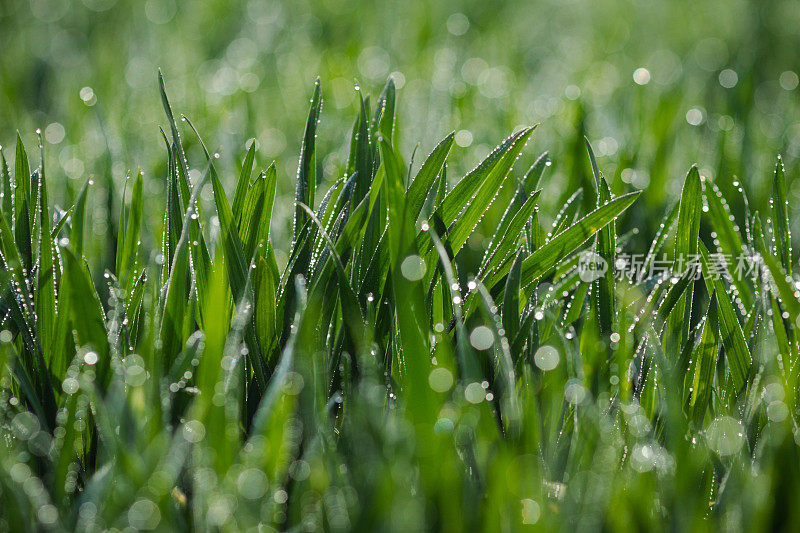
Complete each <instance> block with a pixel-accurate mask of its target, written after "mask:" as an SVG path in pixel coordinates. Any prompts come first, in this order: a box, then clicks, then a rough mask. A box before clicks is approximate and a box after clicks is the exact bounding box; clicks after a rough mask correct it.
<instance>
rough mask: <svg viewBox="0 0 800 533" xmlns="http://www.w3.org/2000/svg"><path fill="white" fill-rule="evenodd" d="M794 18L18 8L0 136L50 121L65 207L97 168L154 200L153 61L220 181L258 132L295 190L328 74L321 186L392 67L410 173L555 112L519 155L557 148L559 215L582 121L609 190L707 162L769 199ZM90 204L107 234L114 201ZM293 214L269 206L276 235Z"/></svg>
mask: <svg viewBox="0 0 800 533" xmlns="http://www.w3.org/2000/svg"><path fill="white" fill-rule="evenodd" d="M798 27H800V7H798V4H797V2H796V1H780V0H769V1H758V2H744V1H727V2H720V1H696V0H695V1H691V2H690V1H673V2H651V1H644V0H632V1H619V0H618V1H608V0H602V1H581V0H572V1H556V0H549V1H537V2H526V1H519V0H513V1H503V2H501V1H492V2H486V1H463V2H422V1H409V0H403V1H398V0H389V1H385V2H361V1H353V0H324V1H314V2H311V1H302V0H301V1H293V2H279V1H271V0H249V1H244V2H237V1H221V0H203V1H181V2H178V1H176V0H147V1H130V0H30V1H5V2H2V3H0V50H1V51H2V53H0V92H1V93H2V94H1V95H0V124H1V125H2V128H0V144H3V145H4V146H10V145H12V144H13V141H14V135H15V130H17V129H18V130H19V131H20V132H21V133H22V136H23V139H24V140H25V142H26V144H27V145H30V146H32V145H33V144H34V143H35V136H34V130H35V129H36V128H41V130H42V131H43V133H44V137H45V140H46V155H47V159H48V175H49V180H50V182H51V183H52V185H51V186H50V187H51V189H55V190H56V191H55V193H54V194H52V196H53V197H56V198H64V202H65V203H66V201H67V200H68V199H69V200H71V199H72V198H74V195H75V194H76V191H77V190H78V189H79V187H80V186H81V185H82V184H83V182H84V181H85V180H86V179H88V178H90V177H94V179H95V181H98V182H99V187H98V188H99V189H101V190H102V189H104V188H105V187H106V186H107V185H108V184H109V183H110V182H109V179H110V180H112V181H113V183H114V184H115V185H114V187H113V189H116V191H115V192H114V194H117V195H118V194H119V190H121V189H122V183H123V180H124V177H125V176H126V174H127V173H128V172H129V171H133V172H135V170H136V169H137V167H142V169H143V170H144V172H145V178H146V184H147V187H148V191H149V192H150V194H152V195H161V194H163V190H164V175H165V172H166V170H165V162H166V158H165V155H164V154H165V151H164V147H163V143H162V141H161V139H160V134H159V132H158V126H159V125H160V124H161V125H165V124H166V121H165V118H164V114H163V110H162V108H161V102H160V98H159V92H158V84H157V77H156V70H157V68H158V67H160V68H161V69H162V70H163V72H164V76H165V78H166V83H167V90H168V93H169V95H170V98H171V100H172V105H173V108H174V109H175V111H176V112H177V113H184V114H186V115H187V116H188V117H189V118H190V119H191V120H192V122H193V123H194V124H195V126H197V128H198V129H199V131H200V132H201V134H203V136H204V138H205V141H206V143H207V144H208V145H209V148H211V149H214V150H217V151H218V152H219V153H220V154H221V163H220V166H221V167H222V169H223V170H227V172H223V175H224V176H225V179H226V186H232V183H233V179H234V178H233V176H234V172H233V171H234V170H235V169H236V167H237V165H238V164H240V163H239V162H240V161H241V158H242V157H243V154H244V151H245V143H246V142H247V140H248V139H250V138H253V137H254V138H256V139H257V142H258V147H259V152H258V160H257V161H258V164H259V167H260V168H264V167H265V166H266V165H267V164H268V163H269V162H270V161H271V160H273V159H274V160H276V161H277V163H278V172H279V195H281V194H283V195H290V194H291V193H292V192H293V190H294V175H295V172H296V164H297V163H296V161H297V153H298V147H299V142H300V138H301V135H302V128H303V125H304V123H305V116H306V113H307V108H308V98H309V96H310V94H311V89H312V85H313V81H314V79H315V77H316V76H317V75H319V76H320V77H321V79H322V84H323V96H324V99H325V104H324V108H323V120H322V124H321V129H320V139H319V142H320V146H321V150H320V151H319V153H323V154H330V155H328V156H327V157H325V159H324V160H323V161H320V162H319V164H320V165H321V167H322V169H323V172H324V178H323V180H322V187H323V188H325V185H326V184H327V183H330V182H331V181H332V180H333V179H335V178H337V177H340V176H341V173H342V169H341V167H342V166H343V162H344V160H345V159H346V156H347V152H346V150H347V146H348V143H349V132H350V127H351V125H352V121H353V119H354V118H355V115H356V113H357V107H356V106H357V96H356V93H355V91H354V90H353V86H354V79H358V81H359V82H360V84H361V86H362V87H363V88H364V89H365V91H366V92H368V93H371V94H372V95H373V96H376V95H377V93H378V92H379V91H380V89H381V87H382V85H383V84H384V83H385V81H386V79H387V77H389V76H391V77H392V78H393V79H394V80H395V83H396V84H397V86H398V87H399V88H400V91H399V98H400V114H399V117H400V119H399V120H400V122H399V125H398V126H399V132H400V133H399V134H400V139H401V146H402V152H403V155H404V157H405V158H406V160H407V161H409V160H410V159H411V154H412V152H413V151H414V149H415V147H416V146H417V145H419V147H418V155H417V157H416V159H415V161H416V162H417V165H418V164H419V162H420V161H421V160H422V159H423V156H424V155H425V154H427V153H428V151H429V150H430V149H431V148H432V147H433V145H434V143H435V142H436V141H437V140H439V139H440V138H442V137H443V136H444V135H445V134H447V133H448V132H450V131H452V130H455V131H457V135H456V143H457V145H458V148H457V150H458V151H459V152H461V153H460V154H457V157H451V160H452V161H454V162H455V163H453V164H452V166H451V175H452V176H460V175H462V173H463V172H464V171H466V170H468V167H469V166H471V165H473V164H475V163H477V162H478V161H479V159H480V157H482V156H483V155H485V154H486V153H488V152H489V151H490V150H491V148H492V147H494V146H495V145H496V144H497V143H498V142H499V141H500V140H501V139H502V138H504V137H505V136H506V135H508V134H510V133H511V132H512V131H514V129H515V128H518V127H519V126H520V125H526V124H535V123H541V126H540V128H539V129H538V131H537V132H536V133H535V135H534V141H533V146H532V148H531V147H529V149H528V150H527V155H526V157H527V158H529V159H530V160H532V159H533V157H535V155H537V154H538V153H540V152H542V151H544V150H549V151H550V154H551V158H552V159H553V163H554V164H553V167H552V171H551V175H550V177H549V179H548V181H547V184H546V186H547V187H549V189H550V190H552V191H553V193H554V194H550V195H548V194H546V195H544V196H543V200H544V201H543V202H542V203H543V204H544V205H545V206H547V205H552V204H554V203H555V202H556V201H558V200H563V193H564V191H566V190H567V189H568V187H567V183H568V182H569V180H571V179H572V180H574V179H577V178H576V177H575V175H576V174H577V173H579V172H581V170H580V169H576V168H570V167H569V165H568V164H566V163H565V164H560V161H571V160H574V158H571V157H568V155H569V154H572V153H575V152H574V150H583V147H582V146H581V145H580V140H581V137H582V135H583V134H585V135H586V136H587V137H588V138H589V140H590V141H591V142H592V144H593V146H594V148H595V151H596V153H597V155H598V160H599V162H600V166H601V169H602V170H603V171H604V173H605V174H606V175H607V176H610V177H611V180H612V187H613V188H614V189H615V192H621V191H622V190H630V189H637V188H645V187H647V188H648V193H647V194H646V195H645V196H644V197H643V201H644V202H646V203H647V204H648V205H649V206H650V207H652V208H663V207H666V205H667V203H668V202H669V201H670V199H671V198H674V197H675V195H676V193H677V191H678V189H679V187H680V185H681V183H682V182H683V175H684V174H685V172H686V170H688V168H689V165H690V164H692V163H695V162H696V163H698V164H699V165H700V167H701V171H702V173H703V174H705V175H706V176H708V177H712V178H714V179H715V180H716V181H717V182H718V184H719V185H720V187H721V188H722V189H723V192H727V191H726V189H728V190H729V189H730V188H731V187H736V183H735V180H736V179H737V178H738V180H739V181H741V182H742V183H743V184H744V188H745V190H746V192H747V193H749V194H750V195H751V197H752V198H753V199H754V201H755V202H763V201H765V199H766V197H767V194H768V191H769V187H770V180H768V179H766V178H768V177H770V175H771V169H772V166H773V158H774V157H775V155H776V154H777V153H782V154H783V156H784V158H785V161H786V164H787V170H788V174H789V178H790V183H791V177H792V176H793V175H794V169H795V168H796V161H797V158H798V156H800V113H798V106H797V98H798V94H800V92H799V91H800V90H799V89H798V74H797V73H798V72H799V71H800V65H798V62H797V50H798V49H800V34H798V31H797V28H798ZM184 139H185V140H186V142H187V144H188V145H189V147H188V154H189V159H190V166H191V165H196V166H200V165H201V163H202V157H201V156H200V154H199V152H198V147H197V145H196V144H197V143H196V142H194V140H193V139H192V138H190V136H189V135H188V134H185V135H184ZM6 156H7V158H9V159H13V150H8V149H6ZM560 156H561V157H560ZM526 162H527V160H526ZM459 165H460V166H459ZM516 170H517V172H521V171H524V170H525V169H524V168H520V169H516ZM798 184H800V183H797V182H795V185H798ZM59 188H61V189H59ZM792 191H793V195H794V196H795V197H798V196H800V194H799V193H800V191H799V190H798V189H797V188H796V187H794V188H792ZM94 201H95V202H96V204H97V205H96V206H95V209H94V210H92V216H93V222H94V228H95V231H96V232H97V233H99V234H102V233H105V231H106V226H107V223H108V221H111V222H110V223H111V224H113V218H114V217H115V216H116V213H112V216H111V217H109V216H108V215H109V213H108V209H111V210H112V211H113V210H115V209H117V207H116V206H117V205H118V203H119V199H118V197H117V198H111V200H110V201H106V200H104V199H103V195H102V194H100V193H96V194H95V195H94ZM67 205H69V204H67ZM734 208H736V206H734ZM291 209H292V205H291V202H288V201H284V202H278V203H277V204H276V218H275V220H276V223H275V224H274V225H273V226H274V228H273V233H276V232H277V233H276V240H277V241H278V242H282V241H286V242H288V239H286V238H285V237H286V235H287V233H286V230H287V229H288V227H289V224H290V221H289V219H290V216H288V215H289V212H290V210H291ZM543 211H544V212H545V213H550V212H551V210H549V209H547V208H544V209H543ZM153 216H154V218H153V220H159V218H160V212H158V211H154V212H153ZM632 216H634V217H635V216H636V215H635V214H633V215H632ZM490 222H491V220H490V221H489V223H490ZM649 223H650V222H649V221H648V220H647V219H646V217H644V216H643V218H642V220H641V224H642V225H643V226H644V229H645V230H647V229H648V224H649ZM644 233H645V234H652V232H649V233H648V232H647V231H644Z"/></svg>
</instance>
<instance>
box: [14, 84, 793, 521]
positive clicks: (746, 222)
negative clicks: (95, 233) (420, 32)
mask: <svg viewBox="0 0 800 533" xmlns="http://www.w3.org/2000/svg"><path fill="white" fill-rule="evenodd" d="M161 95H162V99H163V105H164V110H165V111H166V116H167V124H168V128H167V131H166V133H165V135H164V142H165V145H166V149H167V153H166V158H167V169H168V172H167V179H166V183H165V192H166V194H165V197H166V201H165V205H164V210H163V219H162V224H161V227H162V228H163V232H162V234H161V236H160V243H161V249H160V253H159V254H151V253H150V251H149V250H145V249H143V245H142V242H144V241H143V236H144V234H145V233H146V231H147V229H146V226H147V225H148V223H150V222H152V221H148V220H145V216H144V213H145V209H144V192H143V180H142V176H141V174H137V175H135V176H134V177H133V178H131V180H130V182H129V184H128V186H127V187H128V188H129V189H130V194H127V193H125V194H124V195H123V196H124V206H123V208H122V209H121V212H120V214H119V224H118V232H117V233H118V234H117V240H116V245H115V261H114V264H113V267H112V268H110V269H109V270H108V271H107V272H106V275H105V279H104V284H105V285H106V286H105V287H100V286H97V285H96V284H95V283H94V282H93V280H92V276H91V275H90V270H89V267H88V265H87V263H86V261H85V259H84V255H85V254H84V251H83V250H84V246H85V244H86V239H90V238H92V237H91V235H92V234H90V233H88V232H87V231H86V229H87V228H86V227H85V226H86V223H85V217H86V205H87V196H88V195H89V194H91V192H90V191H91V189H90V188H84V189H83V191H82V192H81V194H80V195H79V197H78V199H77V201H76V202H75V205H74V206H72V207H71V208H70V209H68V210H66V211H61V210H58V209H56V208H55V207H54V203H53V202H51V199H50V198H49V197H48V193H47V191H48V179H50V178H48V177H47V174H46V172H45V169H46V164H45V159H44V152H43V150H42V149H41V143H40V151H39V153H40V154H41V158H40V159H39V160H38V161H36V162H35V163H33V164H31V159H30V157H29V155H30V154H31V153H32V152H28V151H26V149H25V148H24V147H23V143H22V141H21V140H19V139H18V141H17V147H16V154H15V157H14V165H13V170H12V169H10V168H9V167H8V165H7V164H6V160H5V157H3V160H2V180H3V183H2V187H3V191H2V192H3V198H2V202H1V203H0V206H1V207H2V216H0V252H2V261H3V266H4V268H3V270H2V273H0V288H2V292H1V293H0V294H2V300H1V301H0V311H2V312H0V317H2V323H1V324H0V326H1V331H0V378H1V379H2V381H1V382H0V383H1V384H2V389H1V391H0V424H1V425H2V428H3V435H4V438H3V441H2V444H0V503H2V506H1V507H0V529H17V528H23V527H30V528H32V529H36V528H41V529H78V530H87V531H88V530H103V529H124V528H126V527H132V528H135V529H142V530H148V529H164V530H168V529H198V530H207V529H208V530H213V529H220V530H249V529H255V528H257V527H259V528H265V527H270V528H274V529H276V530H284V529H292V530H300V529H302V530H308V531H311V530H317V529H325V530H365V529H396V530H408V529H447V530H462V529H475V528H480V529H488V530H495V529H509V530H512V529H518V528H520V527H522V526H524V525H528V524H536V525H538V526H542V527H544V528H579V529H581V530H584V529H599V528H605V529H620V530H628V529H637V528H650V527H652V528H657V529H663V528H664V527H665V525H666V524H669V527H670V528H672V527H674V528H676V529H695V528H710V527H717V526H719V527H726V528H732V529H736V528H737V527H741V528H742V529H767V528H783V529H793V528H796V527H797V525H798V523H800V517H799V516H798V512H799V511H798V510H797V509H795V508H794V507H793V506H791V505H790V502H791V501H792V494H794V491H796V490H797V488H798V486H797V483H798V481H797V480H798V479H800V477H798V473H799V472H798V467H799V466H800V461H798V459H800V457H798V447H797V444H796V442H795V435H797V431H796V423H795V419H796V416H797V394H796V391H797V368H798V367H797V358H798V349H799V348H798V346H799V345H798V330H797V324H798V320H800V300H798V293H797V289H796V285H797V282H795V281H794V278H792V277H791V272H792V261H793V259H792V257H793V256H792V250H791V235H790V233H789V209H788V201H787V196H786V184H785V177H784V172H783V167H782V164H781V162H780V161H778V163H777V166H776V170H775V173H774V178H773V181H774V186H773V193H772V202H771V212H770V213H769V215H768V216H767V217H765V218H763V220H764V222H763V223H762V221H761V220H762V218H761V217H760V216H759V214H758V213H757V212H753V213H750V212H746V213H745V217H744V219H743V224H742V225H741V226H740V225H739V224H738V223H737V221H736V219H735V218H734V217H733V216H732V215H731V213H730V211H729V209H728V207H727V203H726V201H725V199H724V198H722V196H721V194H720V193H719V191H718V189H717V188H716V186H715V185H714V183H712V182H711V181H710V180H708V179H704V178H702V177H701V176H700V174H699V173H698V170H697V169H696V168H694V167H693V168H692V169H691V170H689V172H688V174H687V176H686V178H685V183H684V186H683V190H682V194H681V197H680V200H679V202H678V204H676V206H675V207H674V208H673V209H671V210H670V211H669V212H668V214H667V215H666V216H665V217H664V223H663V224H662V228H661V230H660V231H659V233H658V234H657V235H655V236H654V238H653V241H652V246H651V247H650V250H649V252H648V254H646V256H643V257H642V265H643V266H644V267H645V270H647V269H648V268H651V267H653V266H654V265H657V264H661V265H664V264H666V267H667V269H666V271H665V272H663V275H661V276H655V277H653V278H650V277H647V278H641V277H638V276H632V277H626V276H619V275H617V274H618V273H619V272H618V271H619V267H621V266H624V263H625V261H626V258H627V259H629V258H630V257H631V254H629V253H628V251H626V246H627V245H628V243H629V242H630V237H631V235H632V231H631V230H632V229H633V228H627V227H626V226H625V218H624V213H625V211H626V210H628V209H629V208H631V206H632V205H634V202H635V201H636V199H637V197H638V196H639V194H640V193H639V192H634V193H628V194H620V195H613V194H612V193H611V190H612V189H611V188H610V187H609V184H608V183H607V182H606V180H605V178H604V177H603V175H602V173H601V172H600V170H599V169H598V166H597V163H596V161H595V159H594V156H593V154H592V151H591V147H588V145H587V147H588V155H589V161H590V162H591V169H592V174H591V176H590V177H589V179H587V180H586V181H585V187H583V188H582V189H580V190H577V191H571V192H574V193H575V194H573V195H572V196H571V197H570V198H569V200H567V202H566V204H565V205H564V206H563V208H562V209H561V210H560V212H558V214H557V216H555V219H554V223H553V224H552V226H549V225H548V226H547V227H545V225H543V224H542V223H541V221H540V218H539V212H538V210H537V206H536V203H537V200H538V198H539V195H540V182H541V181H542V180H545V179H547V175H546V170H547V167H548V166H549V156H548V155H547V154H543V155H542V156H541V157H539V158H538V159H537V160H536V162H535V163H534V164H533V165H532V166H531V167H530V168H529V169H527V171H525V172H521V170H524V169H517V171H514V170H513V167H514V165H515V164H516V163H517V161H518V159H519V158H520V154H521V153H522V152H523V150H524V149H525V146H526V143H527V142H528V140H529V139H530V138H531V136H532V135H533V134H534V128H524V129H521V130H520V131H518V132H516V133H514V134H513V135H511V136H509V137H508V138H506V139H504V140H503V141H502V142H501V143H500V144H499V145H498V146H497V148H496V149H495V150H493V151H492V152H491V153H490V154H489V155H488V156H487V157H486V158H485V159H484V160H483V161H481V162H480V163H479V164H478V165H477V166H476V167H475V168H474V169H473V170H471V171H470V172H468V173H467V174H466V175H465V176H464V177H462V178H460V179H458V180H456V181H455V182H454V183H451V181H452V180H451V179H448V176H447V161H448V157H449V155H450V149H451V147H452V144H453V135H452V134H450V135H447V136H446V137H445V138H444V139H443V140H442V141H441V142H440V143H439V144H438V145H437V146H436V147H435V148H434V149H433V151H432V152H431V153H430V154H429V155H428V156H427V157H426V158H425V159H424V162H423V163H422V164H421V166H420V167H419V170H417V171H416V172H412V170H411V169H412V168H413V167H412V166H411V165H407V164H406V162H405V160H404V159H403V157H402V156H401V154H400V151H399V147H398V146H397V144H396V143H395V139H396V131H395V129H396V127H397V121H396V117H395V109H396V101H395V98H396V94H395V88H394V86H393V84H392V82H391V81H390V82H389V83H388V84H387V85H386V87H385V88H384V89H383V91H382V92H381V94H380V96H379V98H378V99H377V101H376V102H375V105H374V106H372V105H371V104H370V100H369V99H368V98H362V99H361V100H360V112H359V114H358V117H357V119H356V121H355V123H354V127H353V130H352V133H351V143H350V156H349V158H348V160H347V164H346V171H345V174H344V176H342V177H341V178H340V179H338V180H337V181H335V182H334V183H333V184H331V185H330V187H329V188H328V190H327V192H326V193H325V194H324V196H322V197H321V198H319V197H318V196H317V191H318V189H319V188H320V187H319V185H320V182H321V176H320V175H319V172H318V170H317V169H318V165H317V163H316V162H317V161H318V160H320V159H321V158H322V157H323V156H324V154H318V153H317V148H316V137H317V133H316V129H317V124H318V122H319V117H320V114H321V109H322V91H321V89H320V84H319V82H318V83H317V84H316V85H315V87H314V91H313V95H312V98H311V109H310V112H309V115H308V121H307V123H306V126H305V131H304V133H303V135H302V139H303V142H302V149H301V152H300V157H299V162H298V170H297V182H296V194H295V198H294V202H295V207H294V211H293V233H292V239H291V243H290V244H288V246H287V245H285V243H284V244H283V247H285V248H286V249H288V254H287V257H288V260H287V264H286V266H285V267H284V268H279V265H278V261H277V260H276V255H275V248H276V245H275V243H273V242H272V240H271V238H270V232H269V228H270V224H271V221H272V213H273V205H274V202H275V200H276V185H277V175H278V174H277V172H276V169H275V166H274V165H271V166H269V167H268V168H266V169H265V170H263V171H256V169H255V163H254V162H255V150H256V147H255V143H253V144H252V145H251V146H250V148H249V150H248V152H247V155H246V157H245V158H244V161H243V164H242V167H241V172H240V173H239V175H238V177H236V187H235V192H234V195H233V198H232V201H231V200H230V199H229V198H228V197H227V195H226V192H225V189H224V187H223V183H222V178H221V177H220V175H219V174H218V171H217V167H216V165H215V157H214V156H213V155H212V154H211V153H210V152H209V151H208V150H206V148H205V145H203V143H202V140H201V139H200V137H199V135H198V134H197V132H196V130H194V127H193V126H192V125H191V123H190V122H188V121H186V125H185V127H184V126H182V125H181V124H180V122H179V121H177V120H176V119H175V117H174V115H173V111H172V109H171V107H170V104H169V101H168V99H167V93H166V90H165V88H164V84H163V81H162V83H161ZM359 95H360V92H359ZM181 135H184V136H187V135H188V136H196V137H197V139H198V142H199V143H200V145H201V146H202V149H203V152H204V154H205V160H204V161H203V162H202V163H201V164H199V165H198V166H199V167H200V168H203V169H204V172H203V173H202V176H201V177H200V178H199V179H195V180H190V172H189V164H188V162H187V158H186V154H185V152H184V147H183V146H184V145H183V144H182V140H181ZM572 164H573V165H577V164H582V162H572ZM412 174H413V175H412ZM204 187H210V189H211V191H212V192H213V201H214V205H213V209H212V210H211V212H209V209H204V207H203V205H202V204H201V202H199V201H198V199H199V195H200V194H201V191H203V189H204ZM504 188H505V189H506V190H508V189H511V190H512V191H513V194H511V195H510V196H508V195H503V194H501V192H500V191H501V190H502V189H504ZM506 197H510V200H509V201H508V202H507V203H506V204H505V205H497V203H498V201H499V200H498V199H502V198H506ZM636 205H638V204H636ZM744 205H747V203H746V202H744ZM636 208H637V207H634V208H633V209H636ZM490 210H497V211H501V212H502V216H501V217H500V218H499V220H500V222H499V224H498V227H497V228H496V231H495V232H494V234H493V235H492V237H491V239H489V240H488V244H487V245H486V247H485V248H486V249H485V251H484V254H483V257H482V258H481V259H480V261H479V264H477V265H473V266H474V268H472V267H470V268H467V267H465V266H464V261H463V260H462V259H461V257H462V255H463V254H461V252H462V251H463V249H464V248H465V244H466V243H467V241H468V239H469V237H470V235H472V234H473V232H474V231H475V229H476V227H477V226H478V225H479V223H480V222H481V219H482V217H483V216H484V215H485V214H486V213H487V212H489V211H490ZM659 216H660V215H659ZM706 243H712V246H711V247H710V248H709V247H707V244H706ZM587 251H588V252H591V253H592V254H593V255H592V256H591V258H592V260H593V261H596V262H600V263H601V264H605V265H606V266H610V268H608V269H606V270H605V271H598V272H594V273H593V272H589V275H587V272H586V271H585V270H584V269H583V268H582V266H581V265H582V264H583V261H584V260H585V259H586V257H587V255H586V252H587ZM156 256H157V257H158V259H159V260H158V261H155V260H151V259H150V258H151V257H156ZM726 256H727V257H731V258H734V259H735V260H739V259H743V260H745V261H746V262H752V261H756V260H757V261H758V262H759V264H761V265H763V268H762V269H760V270H756V271H752V272H751V271H750V270H748V271H747V273H746V275H743V274H742V273H741V272H738V271H737V270H736V269H735V268H734V267H735V263H734V262H722V261H720V259H721V258H722V257H726ZM687 257H693V258H694V261H693V263H692V264H693V265H694V267H695V268H694V269H685V268H683V266H682V265H684V261H685V259H686V258H687ZM748 264H749V263H748ZM470 272H475V274H470ZM100 294H102V295H104V297H103V298H102V299H101V297H100V296H99V295H100ZM106 298H107V301H104V300H106Z"/></svg>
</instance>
